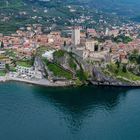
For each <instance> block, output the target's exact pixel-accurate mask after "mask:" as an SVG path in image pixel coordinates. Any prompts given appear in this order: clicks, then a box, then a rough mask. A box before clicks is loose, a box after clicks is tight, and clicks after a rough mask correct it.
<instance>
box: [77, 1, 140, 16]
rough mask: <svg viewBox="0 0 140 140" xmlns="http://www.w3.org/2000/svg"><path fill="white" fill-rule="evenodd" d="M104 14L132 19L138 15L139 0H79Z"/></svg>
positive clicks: (139, 10)
mask: <svg viewBox="0 0 140 140" xmlns="http://www.w3.org/2000/svg"><path fill="white" fill-rule="evenodd" d="M80 1H83V2H85V3H87V4H88V5H89V6H90V7H92V8H96V9H99V10H103V11H105V12H109V13H110V12H111V13H116V14H118V15H121V16H122V15H123V16H127V17H134V16H137V15H139V13H140V0H80Z"/></svg>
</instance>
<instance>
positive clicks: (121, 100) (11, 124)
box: [0, 82, 140, 140]
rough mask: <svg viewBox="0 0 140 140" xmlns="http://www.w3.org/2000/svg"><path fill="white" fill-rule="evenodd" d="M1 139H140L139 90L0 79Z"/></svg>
mask: <svg viewBox="0 0 140 140" xmlns="http://www.w3.org/2000/svg"><path fill="white" fill-rule="evenodd" d="M0 140H140V89H128V88H107V87H106V88H105V87H104V88H103V87H102V88H101V87H82V88H46V87H39V86H33V85H28V84H24V83H16V82H9V83H1V84H0Z"/></svg>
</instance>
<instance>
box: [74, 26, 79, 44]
mask: <svg viewBox="0 0 140 140" xmlns="http://www.w3.org/2000/svg"><path fill="white" fill-rule="evenodd" d="M72 43H73V44H74V45H79V44H80V28H79V27H74V28H73V30H72Z"/></svg>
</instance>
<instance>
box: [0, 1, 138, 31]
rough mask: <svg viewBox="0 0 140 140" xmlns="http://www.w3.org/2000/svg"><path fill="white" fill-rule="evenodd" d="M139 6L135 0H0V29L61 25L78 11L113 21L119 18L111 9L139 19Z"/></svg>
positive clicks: (67, 22) (66, 23) (68, 23)
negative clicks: (32, 25)
mask: <svg viewBox="0 0 140 140" xmlns="http://www.w3.org/2000/svg"><path fill="white" fill-rule="evenodd" d="M139 7H140V1H139V0H0V13H1V14H0V32H3V33H7V32H14V31H15V30H16V29H17V28H19V27H21V26H24V25H25V24H32V23H41V24H42V25H45V26H46V25H47V26H50V25H51V24H54V23H55V24H57V25H60V26H62V27H63V26H64V25H72V22H71V21H70V19H78V18H79V17H80V16H82V15H85V16H93V17H94V19H93V20H94V21H95V22H98V21H99V19H100V18H101V17H103V19H107V20H108V21H107V22H108V23H109V22H110V23H113V24H114V23H115V20H117V22H118V21H119V19H117V18H115V16H114V14H115V13H116V14H117V15H121V16H127V17H131V18H133V19H134V20H135V19H137V18H138V19H139V13H140V8H139ZM71 10H75V11H72V12H71ZM97 11H101V12H102V13H99V12H97ZM137 16H138V17H137ZM135 17H136V18H135ZM88 23H89V22H88V21H87V22H85V23H84V24H85V26H89V25H88ZM93 26H96V25H93Z"/></svg>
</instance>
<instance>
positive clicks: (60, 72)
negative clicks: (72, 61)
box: [47, 63, 72, 79]
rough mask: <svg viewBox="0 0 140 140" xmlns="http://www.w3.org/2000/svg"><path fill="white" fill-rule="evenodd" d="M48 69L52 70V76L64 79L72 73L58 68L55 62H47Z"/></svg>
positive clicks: (70, 76) (69, 77)
mask: <svg viewBox="0 0 140 140" xmlns="http://www.w3.org/2000/svg"><path fill="white" fill-rule="evenodd" d="M47 66H48V69H49V70H50V71H52V72H53V74H54V76H58V77H65V78H66V79H72V74H71V73H69V72H67V71H65V70H64V69H62V68H60V67H59V66H57V65H56V64H52V63H49V64H48V65H47Z"/></svg>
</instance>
